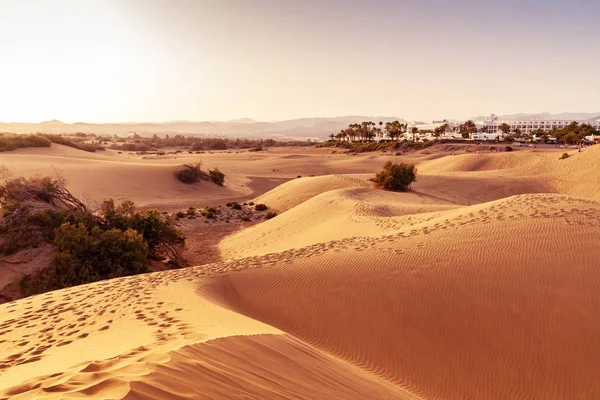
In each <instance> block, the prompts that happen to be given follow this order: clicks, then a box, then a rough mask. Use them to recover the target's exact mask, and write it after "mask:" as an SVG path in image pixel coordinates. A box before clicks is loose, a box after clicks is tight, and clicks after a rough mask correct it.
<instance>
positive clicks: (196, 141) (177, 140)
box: [105, 135, 315, 151]
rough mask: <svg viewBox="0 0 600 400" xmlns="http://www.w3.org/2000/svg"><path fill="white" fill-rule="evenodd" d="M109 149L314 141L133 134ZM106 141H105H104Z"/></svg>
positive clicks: (205, 147)
mask: <svg viewBox="0 0 600 400" xmlns="http://www.w3.org/2000/svg"><path fill="white" fill-rule="evenodd" d="M112 141H113V142H114V143H113V144H111V145H110V146H109V148H110V149H119V150H126V151H150V150H155V149H159V148H165V147H185V148H187V149H188V150H190V151H200V150H227V149H252V148H259V147H283V146H312V145H314V144H315V142H314V141H310V140H307V141H300V140H290V141H280V140H274V139H240V138H237V139H229V138H199V137H195V136H184V135H175V136H170V135H166V136H165V137H160V136H158V135H154V136H152V137H142V136H139V135H133V136H132V137H131V138H121V137H115V138H113V139H112ZM105 142H106V141H105Z"/></svg>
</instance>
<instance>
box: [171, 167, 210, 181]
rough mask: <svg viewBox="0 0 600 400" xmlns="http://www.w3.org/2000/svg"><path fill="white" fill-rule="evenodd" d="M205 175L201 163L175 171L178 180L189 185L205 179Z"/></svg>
mask: <svg viewBox="0 0 600 400" xmlns="http://www.w3.org/2000/svg"><path fill="white" fill-rule="evenodd" d="M204 175H205V174H204V172H203V171H202V164H200V163H196V164H184V165H183V168H182V169H179V170H177V171H175V176H176V177H177V179H179V180H180V181H181V182H183V183H186V184H188V185H190V184H192V183H197V182H200V179H201V178H203V177H204Z"/></svg>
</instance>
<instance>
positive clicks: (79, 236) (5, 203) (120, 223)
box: [0, 178, 187, 295]
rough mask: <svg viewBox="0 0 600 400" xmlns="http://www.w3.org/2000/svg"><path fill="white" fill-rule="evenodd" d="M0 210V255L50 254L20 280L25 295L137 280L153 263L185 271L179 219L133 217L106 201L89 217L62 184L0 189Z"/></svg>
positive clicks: (26, 183)
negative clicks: (47, 249)
mask: <svg viewBox="0 0 600 400" xmlns="http://www.w3.org/2000/svg"><path fill="white" fill-rule="evenodd" d="M0 207H1V218H0V252H2V253H4V254H12V253H15V252H17V251H20V250H25V249H30V248H35V247H39V246H41V245H44V244H45V245H51V246H52V247H53V248H54V253H53V257H52V260H48V263H49V266H48V268H46V269H44V270H43V271H41V272H38V273H36V275H33V276H29V277H26V278H24V279H23V281H22V285H21V289H22V292H23V294H25V295H30V294H35V293H41V292H45V291H48V290H54V289H60V288H63V287H68V286H73V285H78V284H82V283H89V282H94V281H97V280H101V279H109V278H114V277H117V276H125V275H132V274H138V273H140V272H145V271H146V270H147V267H148V265H150V261H151V260H159V261H160V260H166V259H168V260H169V261H170V262H171V263H174V264H176V265H178V266H186V265H187V262H186V260H185V258H184V257H183V255H182V251H183V247H184V245H185V237H184V236H183V234H182V233H181V232H180V231H179V229H178V228H177V226H176V222H175V221H176V219H177V218H176V217H175V216H170V215H169V214H161V213H160V212H158V211H157V210H145V211H136V209H135V205H134V204H133V202H131V201H124V202H122V203H121V204H119V205H116V204H115V202H114V201H113V200H112V199H109V200H105V201H104V203H103V204H102V205H101V206H100V208H99V209H98V210H97V211H92V210H91V209H90V208H89V207H88V206H87V205H86V204H85V203H83V202H82V201H80V200H79V199H77V198H76V197H75V196H73V195H72V194H71V193H70V192H69V191H68V190H67V189H66V188H65V187H64V182H63V181H61V180H56V179H51V178H31V179H24V178H18V179H12V180H10V181H7V182H5V183H3V184H2V185H0ZM182 215H185V214H184V213H181V214H179V213H178V216H182Z"/></svg>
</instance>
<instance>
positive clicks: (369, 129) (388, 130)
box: [329, 121, 407, 142]
mask: <svg viewBox="0 0 600 400" xmlns="http://www.w3.org/2000/svg"><path fill="white" fill-rule="evenodd" d="M406 129H407V124H402V123H400V121H391V122H386V123H385V126H384V124H383V121H379V122H378V123H375V122H373V121H363V122H361V123H359V124H350V125H348V127H347V128H346V129H342V130H341V131H340V132H338V133H337V134H333V133H332V134H331V135H329V137H330V138H331V140H334V139H337V140H339V141H342V140H349V141H352V142H354V141H357V140H360V141H363V142H370V141H373V140H376V139H385V138H389V139H391V140H398V139H399V138H400V137H401V136H402V135H403V134H404V132H406Z"/></svg>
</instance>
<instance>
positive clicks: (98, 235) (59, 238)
mask: <svg viewBox="0 0 600 400" xmlns="http://www.w3.org/2000/svg"><path fill="white" fill-rule="evenodd" d="M54 245H55V246H56V250H55V252H54V254H53V258H52V265H51V266H50V267H49V268H47V269H44V270H43V271H42V272H41V273H40V274H39V276H38V277H36V278H32V277H26V278H24V279H23V280H22V281H21V283H20V286H21V290H22V291H23V294H24V295H32V294H35V293H42V292H46V291H50V290H56V289H61V288H64V287H69V286H74V285H82V284H85V283H90V282H96V281H99V280H103V279H111V278H117V277H120V276H127V275H133V274H139V273H142V272H147V271H148V268H147V265H148V246H147V245H146V243H144V239H143V237H142V236H141V235H140V234H139V233H137V232H136V231H134V230H133V229H127V230H125V231H121V230H118V229H110V230H106V231H104V230H102V229H100V228H99V227H94V228H93V229H92V230H91V231H90V230H89V229H88V228H87V227H86V226H84V225H82V224H78V225H71V224H70V223H65V224H63V225H61V226H60V228H58V229H57V230H56V238H55V239H54Z"/></svg>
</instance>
